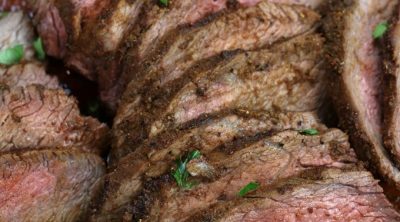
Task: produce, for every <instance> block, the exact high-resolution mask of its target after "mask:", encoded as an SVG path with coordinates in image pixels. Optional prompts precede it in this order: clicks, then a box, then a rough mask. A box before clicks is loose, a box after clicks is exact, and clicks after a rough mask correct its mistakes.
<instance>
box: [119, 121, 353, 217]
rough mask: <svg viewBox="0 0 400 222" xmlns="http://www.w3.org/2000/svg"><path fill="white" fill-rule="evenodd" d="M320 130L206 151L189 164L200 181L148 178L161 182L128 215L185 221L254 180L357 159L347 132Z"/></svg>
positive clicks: (287, 133) (142, 195)
mask: <svg viewBox="0 0 400 222" xmlns="http://www.w3.org/2000/svg"><path fill="white" fill-rule="evenodd" d="M320 132H321V134H320V135H317V136H308V135H301V134H300V133H299V132H297V131H284V132H281V133H278V134H276V135H274V136H271V137H266V138H264V139H261V140H259V141H257V142H255V143H252V144H250V145H245V146H240V147H238V148H239V149H235V150H237V151H235V150H231V151H229V150H227V151H224V150H214V151H212V152H209V153H207V154H202V156H201V157H200V158H199V159H195V160H193V161H190V162H188V164H187V167H186V168H187V171H188V172H189V174H190V175H191V176H192V177H190V178H193V180H192V181H193V183H195V184H196V183H197V185H195V186H194V187H192V188H191V189H190V190H187V189H185V188H179V187H178V186H177V185H176V183H175V181H172V182H165V181H164V182H163V183H161V184H159V185H158V188H157V186H156V187H152V185H149V184H148V183H150V184H153V186H154V183H155V182H154V181H152V180H150V181H149V182H148V183H146V184H144V185H143V189H142V191H141V192H140V193H139V195H138V196H137V197H136V198H135V199H133V201H131V203H130V204H131V206H128V207H127V208H126V209H125V211H126V213H125V215H131V216H132V217H133V219H134V220H139V219H142V220H143V221H183V220H185V219H187V218H188V217H190V216H191V215H193V214H195V213H196V212H199V211H201V210H204V209H207V208H209V207H210V206H212V205H213V204H216V203H217V202H218V201H219V200H226V201H228V200H233V199H235V197H236V196H237V192H238V191H239V190H240V189H241V188H242V187H244V186H245V185H246V184H248V183H249V182H252V181H257V182H259V183H260V185H261V186H265V187H269V186H271V185H273V184H274V183H276V182H277V181H279V180H281V179H285V178H289V177H291V176H295V175H298V174H300V173H302V172H305V171H307V170H310V169H313V168H321V167H324V166H326V167H338V168H347V167H349V166H351V165H352V164H353V163H355V162H356V158H355V154H354V152H353V151H352V150H351V149H350V145H349V143H348V141H347V135H345V134H344V133H342V132H341V131H339V130H335V129H330V130H321V131H320ZM199 161H200V162H199ZM199 167H200V168H199ZM200 169H203V172H202V173H199V170H200ZM200 172H201V171H200ZM169 175H170V174H169V173H168V174H167V175H165V176H162V177H159V178H165V177H167V176H169ZM164 180H165V179H164ZM156 184H157V183H156Z"/></svg>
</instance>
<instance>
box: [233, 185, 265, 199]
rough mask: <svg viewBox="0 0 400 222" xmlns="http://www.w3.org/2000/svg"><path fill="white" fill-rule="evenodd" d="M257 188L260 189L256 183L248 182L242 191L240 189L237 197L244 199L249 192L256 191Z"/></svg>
mask: <svg viewBox="0 0 400 222" xmlns="http://www.w3.org/2000/svg"><path fill="white" fill-rule="evenodd" d="M258 187H260V184H258V183H257V182H250V183H248V184H247V185H246V186H244V187H243V188H242V189H240V191H239V193H238V196H240V197H244V196H246V194H248V193H250V192H251V191H254V190H257V189H258Z"/></svg>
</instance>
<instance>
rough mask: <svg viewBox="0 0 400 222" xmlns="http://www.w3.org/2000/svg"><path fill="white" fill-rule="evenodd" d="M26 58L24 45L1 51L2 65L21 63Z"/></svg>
mask: <svg viewBox="0 0 400 222" xmlns="http://www.w3.org/2000/svg"><path fill="white" fill-rule="evenodd" d="M23 56H24V47H23V46H22V45H16V46H14V47H11V48H7V49H4V50H2V51H0V64H2V65H8V66H9V65H14V64H17V63H19V62H20V61H21V59H22V57H23Z"/></svg>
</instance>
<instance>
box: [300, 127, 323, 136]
mask: <svg viewBox="0 0 400 222" xmlns="http://www.w3.org/2000/svg"><path fill="white" fill-rule="evenodd" d="M299 133H300V134H301V135H306V136H315V135H318V134H319V132H318V130H317V129H305V130H300V131H299Z"/></svg>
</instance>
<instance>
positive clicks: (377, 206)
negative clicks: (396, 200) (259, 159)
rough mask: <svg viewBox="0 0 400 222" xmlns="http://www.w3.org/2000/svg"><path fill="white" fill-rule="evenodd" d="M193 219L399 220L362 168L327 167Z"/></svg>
mask: <svg viewBox="0 0 400 222" xmlns="http://www.w3.org/2000/svg"><path fill="white" fill-rule="evenodd" d="M218 202H219V203H218V204H217V205H216V206H214V207H213V208H211V209H208V210H206V211H203V212H201V213H199V214H197V215H196V216H193V217H192V218H190V219H189V221H199V222H200V221H231V222H234V221H399V220H400V215H399V214H398V213H397V212H396V211H395V210H394V208H393V206H392V205H391V204H390V202H389V201H388V200H387V199H386V197H385V195H384V194H383V190H382V188H381V187H380V186H379V185H378V181H376V180H375V179H374V178H373V177H372V175H371V174H370V173H369V172H367V171H365V170H363V169H357V168H355V169H352V170H350V171H348V170H337V169H325V170H318V171H314V172H310V173H308V174H304V175H302V176H301V177H298V178H293V179H291V180H288V181H284V182H282V183H280V184H279V185H277V186H276V188H275V189H274V190H269V189H263V188H262V187H260V188H259V190H257V191H256V192H253V193H249V194H248V195H247V196H246V197H245V198H237V199H236V200H235V201H230V202H228V201H225V200H220V201H218Z"/></svg>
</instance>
